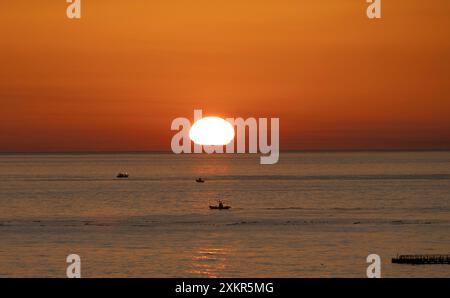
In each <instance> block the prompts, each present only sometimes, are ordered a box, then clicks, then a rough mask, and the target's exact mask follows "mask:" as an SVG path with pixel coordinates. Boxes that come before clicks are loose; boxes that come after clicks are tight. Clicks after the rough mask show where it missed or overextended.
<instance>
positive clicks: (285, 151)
mask: <svg viewBox="0 0 450 298" xmlns="http://www.w3.org/2000/svg"><path fill="white" fill-rule="evenodd" d="M445 151H450V148H424V149H404V148H389V149H372V148H369V149H288V150H280V153H302V152H304V153H314V152H317V153H320V152H324V153H325V152H445ZM15 154H16V155H22V154H23V155H25V154H80V155H82V154H174V153H173V152H172V151H170V150H98V151H97V150H86V151H85V150H79V151H4V152H2V151H0V155H15ZM183 154H187V153H180V154H176V155H183ZM191 154H197V155H198V154H207V153H206V152H202V153H191ZM213 154H254V153H249V152H245V153H213ZM257 154H262V153H259V152H258V153H257Z"/></svg>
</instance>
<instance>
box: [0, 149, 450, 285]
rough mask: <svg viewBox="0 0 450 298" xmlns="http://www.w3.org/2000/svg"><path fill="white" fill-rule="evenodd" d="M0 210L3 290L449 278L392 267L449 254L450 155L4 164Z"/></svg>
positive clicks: (439, 270) (38, 158)
mask: <svg viewBox="0 0 450 298" xmlns="http://www.w3.org/2000/svg"><path fill="white" fill-rule="evenodd" d="M120 171H128V172H129V173H130V178H129V179H128V180H118V179H115V175H116V174H117V173H118V172H120ZM196 177H204V178H205V179H206V180H207V181H206V183H203V184H200V183H196V182H195V178H196ZM216 199H223V200H224V201H225V202H226V203H227V204H229V205H231V206H232V209H231V210H228V211H218V210H209V208H208V205H209V204H213V203H214V201H215V200H216ZM0 204H1V207H0V243H1V245H0V276H4V277H7V276H17V277H41V276H44V277H65V271H66V266H67V264H66V263H65V259H66V256H67V255H69V254H71V253H76V254H79V255H80V256H81V267H82V268H81V269H82V276H84V277H247V276H249V277H273V276H275V277H365V274H366V267H367V264H366V257H367V255H369V254H371V253H376V254H378V255H380V256H381V258H382V269H381V270H382V276H384V277H417V276H425V277H433V276H439V277H450V266H449V265H423V266H412V265H396V264H391V263H390V259H391V258H392V257H393V256H395V255H396V254H419V253H423V254H425V253H426V254H434V253H442V254H447V253H450V152H346V153H342V152H341V153H284V154H281V157H280V162H279V163H278V164H276V165H260V164H259V157H258V156H257V155H183V156H176V155H172V154H117V155H113V154H105V155H99V154H92V155H76V154H73V155H69V154H67V155H0Z"/></svg>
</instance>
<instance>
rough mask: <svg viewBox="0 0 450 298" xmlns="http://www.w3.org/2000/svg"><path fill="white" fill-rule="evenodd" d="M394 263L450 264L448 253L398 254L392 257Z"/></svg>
mask: <svg viewBox="0 0 450 298" xmlns="http://www.w3.org/2000/svg"><path fill="white" fill-rule="evenodd" d="M392 263H394V264H413V265H429V264H450V255H400V256H397V257H395V258H392Z"/></svg>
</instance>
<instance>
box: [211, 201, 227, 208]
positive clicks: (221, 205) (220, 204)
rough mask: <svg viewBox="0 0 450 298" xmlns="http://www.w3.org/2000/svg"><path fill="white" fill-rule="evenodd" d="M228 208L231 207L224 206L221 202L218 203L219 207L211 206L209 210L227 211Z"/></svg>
mask: <svg viewBox="0 0 450 298" xmlns="http://www.w3.org/2000/svg"><path fill="white" fill-rule="evenodd" d="M230 208H231V206H225V205H224V204H223V202H222V201H219V205H217V206H211V205H210V206H209V209H216V210H228V209H230Z"/></svg>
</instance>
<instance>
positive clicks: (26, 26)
mask: <svg viewBox="0 0 450 298" xmlns="http://www.w3.org/2000/svg"><path fill="white" fill-rule="evenodd" d="M66 6H67V4H66V1H65V0H39V1H25V0H14V1H1V2H0V33H1V34H0V65H1V66H0V107H1V108H0V117H1V119H2V125H0V151H97V150H98V151H108V150H111V151H114V150H132V151H135V150H136V151H140V150H170V139H171V137H172V135H173V134H174V132H172V131H171V130H170V123H171V121H172V119H174V118H176V117H179V116H184V117H190V118H191V117H192V116H193V115H192V114H193V110H194V109H195V108H201V109H203V111H204V114H209V115H219V116H224V117H238V116H241V117H249V116H253V117H271V116H272V117H279V118H280V126H281V130H280V138H281V150H288V149H369V148H371V149H393V148H396V149H399V148H403V149H423V148H434V149H443V148H447V149H448V148H450V120H449V115H450V40H449V36H450V17H449V16H450V1H448V0H433V1H420V0H395V1H392V0H388V1H386V0H382V6H383V11H382V16H383V18H382V19H381V20H369V19H367V17H366V15H365V9H366V6H367V4H366V1H365V0H327V1H325V0H304V1H302V0H292V1H285V0H254V1H253V0H252V1H247V0H226V1H215V0H193V1H169V0H158V1H150V0H146V1H144V0H140V1H139V0H134V1H124V0H121V1H119V0H95V1H90V0H82V19H81V20H69V19H68V18H67V17H66V13H65V10H66Z"/></svg>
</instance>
